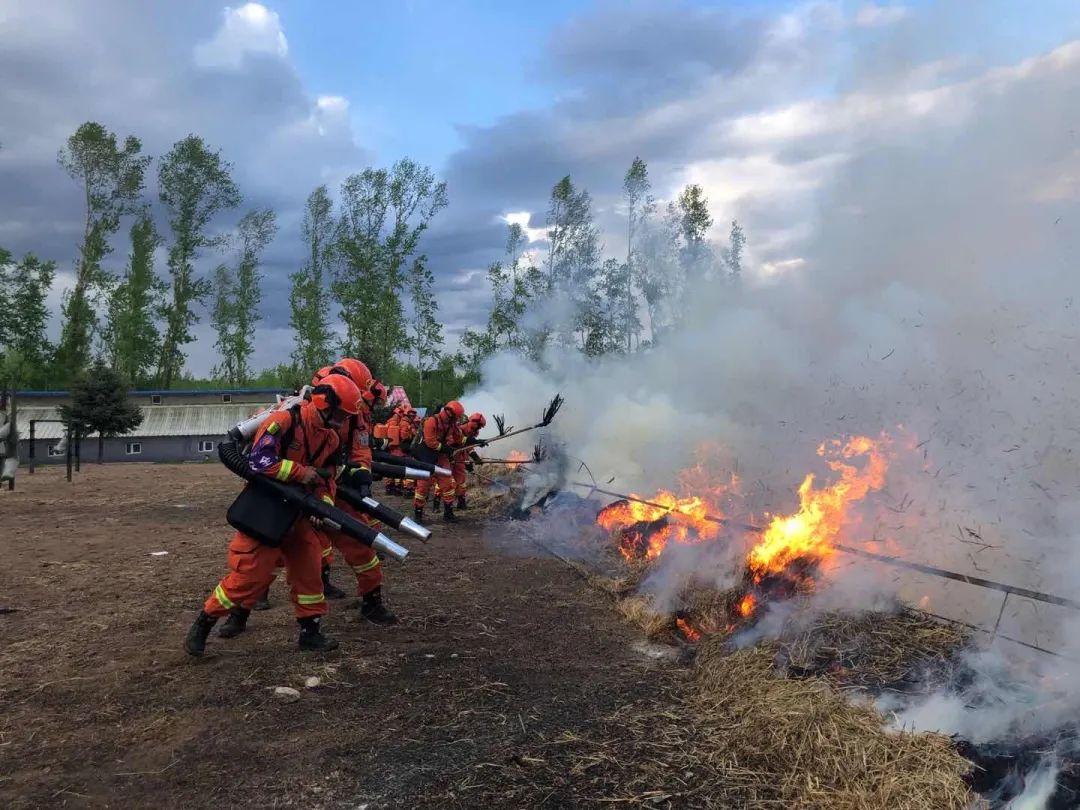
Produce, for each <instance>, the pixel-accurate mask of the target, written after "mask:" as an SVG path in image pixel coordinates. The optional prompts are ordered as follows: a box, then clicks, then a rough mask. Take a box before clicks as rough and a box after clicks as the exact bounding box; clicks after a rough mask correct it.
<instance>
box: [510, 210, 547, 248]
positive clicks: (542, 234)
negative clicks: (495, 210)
mask: <svg viewBox="0 0 1080 810" xmlns="http://www.w3.org/2000/svg"><path fill="white" fill-rule="evenodd" d="M500 219H501V220H502V221H503V222H505V223H506V224H507V225H520V226H521V229H522V230H523V231H524V232H525V236H526V238H527V239H528V240H529V243H530V244H531V243H533V242H541V241H543V240H544V239H547V229H546V228H530V227H529V222H531V221H532V214H531V213H529V212H528V211H511V212H510V213H508V214H503V215H502V216H501V217H500Z"/></svg>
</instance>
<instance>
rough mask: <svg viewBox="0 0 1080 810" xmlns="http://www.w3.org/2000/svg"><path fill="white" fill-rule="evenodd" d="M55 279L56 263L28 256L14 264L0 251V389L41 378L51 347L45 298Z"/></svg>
mask: <svg viewBox="0 0 1080 810" xmlns="http://www.w3.org/2000/svg"><path fill="white" fill-rule="evenodd" d="M55 276H56V263H55V262H51V261H50V262H43V261H42V260H41V259H39V258H38V257H37V256H35V255H34V254H32V253H28V254H26V256H24V257H23V259H22V261H20V262H18V263H15V262H13V261H12V259H11V255H10V254H9V253H7V251H3V250H0V290H2V291H3V296H4V306H5V313H6V314H5V315H4V316H2V318H0V388H3V387H9V388H16V387H19V386H21V385H29V384H33V383H36V382H37V381H39V380H41V381H44V379H45V376H44V374H43V370H44V369H45V368H46V366H47V365H48V364H49V363H50V361H51V360H52V354H53V348H52V346H51V345H50V343H49V340H48V337H47V336H46V327H47V326H48V323H49V308H48V306H47V304H46V297H47V296H48V293H49V288H50V287H51V286H52V283H53V279H54V278H55Z"/></svg>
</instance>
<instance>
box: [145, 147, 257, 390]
mask: <svg viewBox="0 0 1080 810" xmlns="http://www.w3.org/2000/svg"><path fill="white" fill-rule="evenodd" d="M158 195H159V197H160V199H161V202H162V203H163V204H164V205H166V206H167V207H168V209H169V226H170V227H171V229H172V233H173V244H172V245H171V246H170V247H169V276H170V277H171V279H172V299H171V300H170V301H169V303H168V304H167V305H166V307H165V309H164V312H163V314H164V317H165V324H166V326H165V337H164V340H163V341H162V346H161V354H160V357H159V360H158V384H159V385H160V386H161V387H162V388H169V387H170V386H171V385H172V383H173V380H174V379H176V378H177V377H178V376H179V374H180V371H181V370H182V368H183V365H184V358H185V355H184V346H186V345H187V344H188V343H190V342H191V341H192V340H193V339H194V338H193V337H192V334H191V329H192V327H193V326H194V325H195V324H196V323H198V317H197V316H196V315H195V312H194V309H193V306H194V304H196V303H198V302H201V301H202V300H203V299H204V298H205V297H206V295H207V294H208V293H209V291H210V285H209V283H208V282H207V281H206V279H200V278H197V277H196V276H195V266H194V263H195V260H196V259H197V258H198V256H199V254H200V251H202V250H203V249H205V248H207V247H211V246H214V245H216V244H218V242H219V240H218V239H215V238H212V237H210V236H208V235H207V233H206V229H207V226H208V225H209V224H210V221H211V220H212V219H213V218H214V216H215V215H217V214H218V213H219V212H220V211H222V210H226V209H229V208H235V207H236V206H238V205H239V204H240V199H241V198H240V191H239V189H237V187H236V184H235V183H234V182H233V180H232V164H231V163H229V162H228V161H226V160H223V159H222V157H221V153H220V152H216V151H213V150H211V149H210V148H208V147H207V145H206V144H205V143H204V142H203V139H202V138H200V137H199V136H197V135H188V136H187V137H186V138H184V139H182V140H180V141H177V143H176V144H174V145H173V148H172V150H171V151H170V152H169V153H168V154H167V155H165V157H164V158H162V160H161V163H160V164H159V166H158Z"/></svg>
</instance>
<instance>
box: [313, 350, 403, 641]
mask: <svg viewBox="0 0 1080 810" xmlns="http://www.w3.org/2000/svg"><path fill="white" fill-rule="evenodd" d="M342 373H344V374H346V375H348V376H349V378H350V379H352V381H353V382H355V383H357V384H358V385H359V386H360V388H361V392H362V394H361V405H360V409H359V413H358V414H357V415H356V417H354V418H353V419H352V420H350V422H349V423H348V424H346V425H343V429H342V434H341V440H342V448H343V450H344V452H345V453H346V454H347V456H346V459H347V461H348V467H347V473H346V475H344V476H342V479H341V480H342V483H348V485H349V486H350V487H352V488H354V489H356V490H358V491H359V492H360V494H361V495H363V496H365V497H366V496H369V495H371V461H372V459H371V428H372V414H373V413H374V411H375V410H376V409H378V408H381V407H384V406H385V403H386V395H387V391H386V387H385V386H384V385H383V384H382V383H381V382H379V381H378V380H376V379H375V378H374V377H372V375H371V371H370V370H368V367H367V366H366V365H365V364H364V363H362V362H360V361H359V360H354V359H352V358H345V359H344V360H340V361H338V363H337V365H336V366H335V367H334V369H333V370H332V371H331V374H342ZM340 508H341V509H343V510H344V511H346V512H347V513H349V514H351V515H352V516H353V517H355V518H357V519H358V520H362V521H363V522H365V523H367V524H368V525H370V526H372V527H373V528H378V526H379V523H378V521H375V520H372V519H371V517H370V516H368V515H365V514H362V513H360V512H358V511H356V510H354V509H353V508H352V507H351V506H349V505H348V504H344V503H343V504H341V507H340ZM327 536H328V537H329V538H330V542H331V543H332V544H333V546H334V548H336V549H337V550H338V551H340V552H341V556H342V557H344V558H345V562H346V563H347V564H348V565H349V567H351V568H352V570H353V573H354V574H355V575H356V594H357V596H359V597H360V615H361V616H362V617H363V618H365V619H367V620H368V621H369V622H372V623H373V624H380V625H389V624H396V623H397V616H396V615H394V613H393V612H392V611H391V610H390V609H389V608H387V607H386V604H385V602H384V601H383V595H382V584H383V571H382V563H381V561H380V560H379V555H378V554H376V553H375V550H374V549H373V548H371V547H370V546H366V545H364V544H363V543H361V542H359V541H357V540H355V539H353V538H352V537H349V536H348V535H347V534H345V533H344V532H339V531H335V530H332V529H331V530H329V531H328V532H327Z"/></svg>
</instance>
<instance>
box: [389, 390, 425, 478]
mask: <svg viewBox="0 0 1080 810" xmlns="http://www.w3.org/2000/svg"><path fill="white" fill-rule="evenodd" d="M419 432H420V417H419V416H418V415H417V413H416V409H415V408H406V409H405V413H404V414H403V415H402V417H401V422H400V423H399V425H398V449H397V451H396V452H395V451H394V450H393V449H391V451H390V452H392V453H393V454H394V455H395V456H401V457H402V459H404V460H405V462H407V460H408V459H409V458H411V455H410V448H411V447H412V445H413V442H414V440H415V438H416V436H417V434H418V433H419ZM405 462H403V463H405ZM401 484H402V487H401V495H402V497H405V498H412V497H413V496H414V495H415V493H416V481H414V480H413V479H412V478H405V479H403V480H402V482H401Z"/></svg>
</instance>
